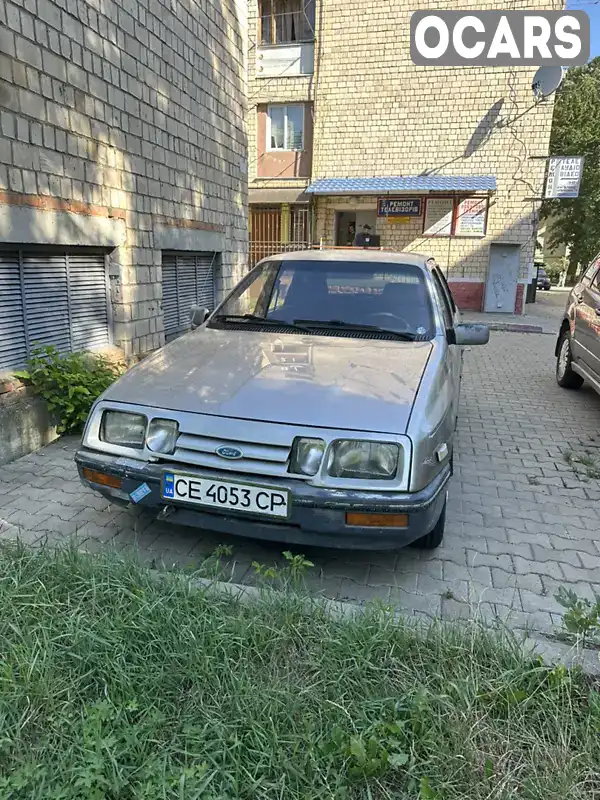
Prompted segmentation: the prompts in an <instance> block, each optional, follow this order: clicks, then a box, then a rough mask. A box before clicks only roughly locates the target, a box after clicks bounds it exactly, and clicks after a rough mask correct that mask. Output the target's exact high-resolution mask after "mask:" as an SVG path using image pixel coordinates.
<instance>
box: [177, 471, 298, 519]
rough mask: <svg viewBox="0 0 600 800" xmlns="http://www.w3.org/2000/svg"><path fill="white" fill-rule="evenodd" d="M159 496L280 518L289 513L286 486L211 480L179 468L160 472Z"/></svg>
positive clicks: (284, 517) (285, 516)
mask: <svg viewBox="0 0 600 800" xmlns="http://www.w3.org/2000/svg"><path fill="white" fill-rule="evenodd" d="M162 496H163V498H164V499H165V500H175V501H177V500H179V501H181V502H184V503H191V504H194V505H198V506H208V507H211V508H220V509H227V510H231V511H246V512H250V513H252V514H262V515H263V516H268V517H280V518H283V519H286V518H287V517H288V516H289V510H290V496H289V492H288V491H286V490H281V489H270V488H269V487H266V486H255V485H253V484H249V483H231V482H230V481H221V480H213V479H212V478H203V477H199V476H197V475H185V474H183V473H181V472H163V480H162Z"/></svg>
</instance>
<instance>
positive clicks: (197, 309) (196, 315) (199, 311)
mask: <svg viewBox="0 0 600 800" xmlns="http://www.w3.org/2000/svg"><path fill="white" fill-rule="evenodd" d="M209 314H210V311H209V310H208V308H204V307H203V306H192V310H191V314H190V318H191V322H192V330H193V331H194V330H196V328H199V327H200V325H203V324H204V323H205V322H206V320H207V318H208V315H209Z"/></svg>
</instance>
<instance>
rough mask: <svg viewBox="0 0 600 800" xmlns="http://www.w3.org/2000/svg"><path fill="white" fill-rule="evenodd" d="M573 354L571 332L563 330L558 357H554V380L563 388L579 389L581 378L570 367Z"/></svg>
mask: <svg viewBox="0 0 600 800" xmlns="http://www.w3.org/2000/svg"><path fill="white" fill-rule="evenodd" d="M572 361H573V356H572V354H571V334H570V333H569V331H565V332H564V333H563V335H562V337H561V340H560V344H559V345H558V358H557V359H556V382H557V383H558V385H559V386H562V387H563V389H579V387H580V386H581V385H582V383H583V378H582V377H581V375H578V374H577V373H576V372H574V370H573V369H572V367H571V364H572Z"/></svg>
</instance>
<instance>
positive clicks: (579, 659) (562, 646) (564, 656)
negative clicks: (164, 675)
mask: <svg viewBox="0 0 600 800" xmlns="http://www.w3.org/2000/svg"><path fill="white" fill-rule="evenodd" d="M163 576H164V573H163ZM156 577H157V578H158V577H159V576H158V575H157V576H156ZM189 581H190V584H191V585H192V586H195V587H196V588H199V589H200V588H201V589H204V590H205V591H216V592H218V593H219V594H228V595H230V596H231V597H234V598H236V599H237V600H239V601H240V602H242V603H251V602H253V601H256V600H258V599H259V598H260V597H261V595H262V594H263V593H264V592H267V593H268V594H273V595H277V594H280V591H279V590H278V589H274V588H271V587H263V588H260V587H257V586H245V585H243V584H240V583H226V582H224V581H218V580H211V579H210V578H190V579H189ZM314 601H316V602H319V603H320V604H321V605H322V606H323V608H324V609H325V611H326V613H327V614H330V615H331V616H332V617H336V618H338V619H344V618H345V619H351V618H352V617H354V616H355V615H356V614H361V613H363V612H364V610H365V605H364V604H359V603H352V602H348V601H344V600H332V599H330V598H327V597H315V596H311V597H309V598H308V602H314ZM394 619H396V620H400V619H403V620H407V619H409V616H408V615H406V614H404V613H403V611H402V609H400V608H399V609H398V610H397V611H395V612H394ZM428 619H429V620H430V622H429V624H441V625H464V626H467V625H477V626H479V627H482V626H483V627H484V628H485V630H490V629H491V628H492V627H493V626H492V625H490V624H489V622H487V623H485V622H483V620H480V619H479V620H478V619H477V615H473V616H471V617H470V618H467V619H465V618H457V619H454V620H452V619H441V618H439V617H428ZM498 624H499V625H501V626H504V627H506V626H505V624H504V623H502V621H501V620H500V619H499V618H498ZM519 635H520V636H521V635H522V643H521V644H522V647H523V650H524V652H525V653H526V654H527V655H530V656H531V657H535V656H540V657H541V658H542V659H543V661H544V663H545V664H546V665H547V666H556V665H557V664H558V665H563V666H565V667H567V668H568V669H573V668H574V667H579V668H580V669H581V670H582V671H583V672H584V673H585V674H586V675H590V676H593V677H597V676H599V675H600V652H599V651H598V650H593V649H590V648H584V647H582V646H581V645H580V644H568V643H565V642H561V641H559V640H557V639H554V638H553V637H551V636H548V635H546V634H544V633H543V632H540V631H525V630H523V631H520V632H519Z"/></svg>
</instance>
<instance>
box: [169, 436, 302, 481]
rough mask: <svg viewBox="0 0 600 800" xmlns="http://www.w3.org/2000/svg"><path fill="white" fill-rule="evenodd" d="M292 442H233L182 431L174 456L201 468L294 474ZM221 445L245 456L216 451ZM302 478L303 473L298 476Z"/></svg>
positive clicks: (274, 474) (283, 475)
mask: <svg viewBox="0 0 600 800" xmlns="http://www.w3.org/2000/svg"><path fill="white" fill-rule="evenodd" d="M291 446H292V443H291V442H290V444H289V445H285V446H282V445H275V444H265V443H264V442H256V441H239V440H238V441H233V440H230V439H220V438H217V437H213V436H197V435H193V434H189V433H182V434H180V436H179V438H178V440H177V449H176V450H175V453H174V454H173V456H172V458H173V460H175V461H181V462H182V463H184V464H193V465H194V466H198V467H209V468H210V469H219V470H226V471H228V472H246V473H248V474H249V475H267V476H274V477H290V476H289V474H288V471H287V469H288V459H289V456H290V449H291ZM219 447H235V448H237V449H238V450H241V451H242V453H243V454H244V455H243V457H242V458H237V459H227V458H222V457H221V456H218V455H217V453H216V450H217V448H219ZM295 477H302V476H295Z"/></svg>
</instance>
